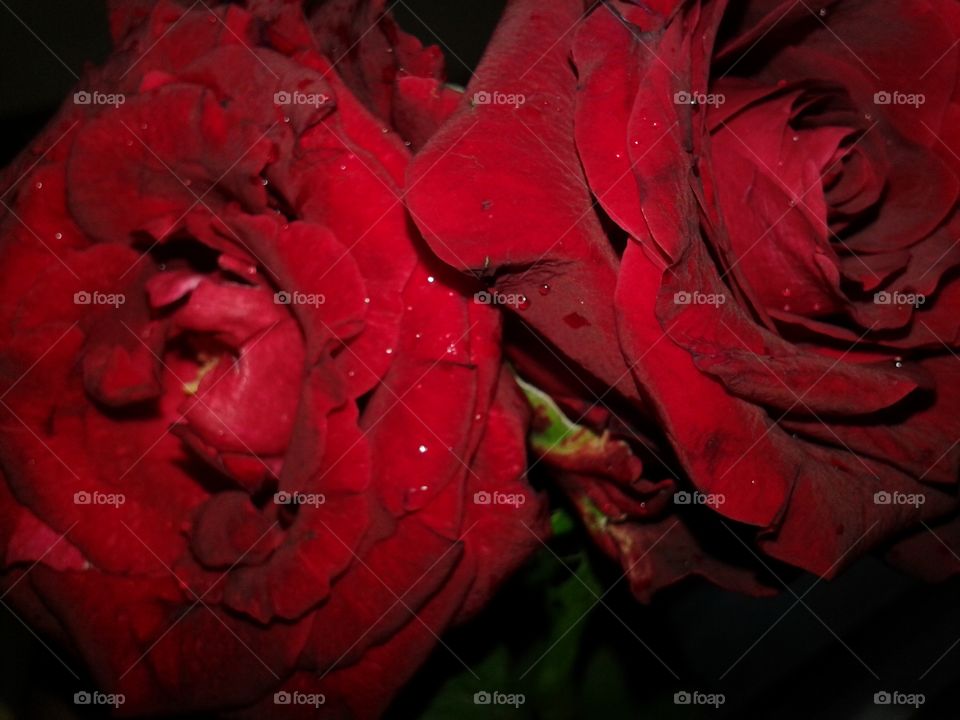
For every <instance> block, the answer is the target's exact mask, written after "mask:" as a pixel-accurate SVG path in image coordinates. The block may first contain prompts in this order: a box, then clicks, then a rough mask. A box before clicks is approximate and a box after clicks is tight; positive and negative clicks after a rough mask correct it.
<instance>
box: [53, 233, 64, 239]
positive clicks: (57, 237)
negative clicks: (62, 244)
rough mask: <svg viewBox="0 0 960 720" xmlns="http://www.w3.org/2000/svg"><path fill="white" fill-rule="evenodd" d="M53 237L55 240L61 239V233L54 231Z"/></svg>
mask: <svg viewBox="0 0 960 720" xmlns="http://www.w3.org/2000/svg"><path fill="white" fill-rule="evenodd" d="M54 237H55V238H56V239H57V240H63V233H55V234H54Z"/></svg>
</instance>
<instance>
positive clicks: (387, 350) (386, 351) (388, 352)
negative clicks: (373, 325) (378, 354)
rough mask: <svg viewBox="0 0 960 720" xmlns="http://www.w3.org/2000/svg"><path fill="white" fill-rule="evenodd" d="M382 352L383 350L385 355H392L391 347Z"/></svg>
mask: <svg viewBox="0 0 960 720" xmlns="http://www.w3.org/2000/svg"><path fill="white" fill-rule="evenodd" d="M384 352H385V353H386V354H387V355H393V348H387V349H386V350H384Z"/></svg>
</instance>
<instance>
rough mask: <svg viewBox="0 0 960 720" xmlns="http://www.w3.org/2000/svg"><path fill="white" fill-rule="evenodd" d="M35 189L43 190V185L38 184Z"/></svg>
mask: <svg viewBox="0 0 960 720" xmlns="http://www.w3.org/2000/svg"><path fill="white" fill-rule="evenodd" d="M34 187H35V188H36V189H37V190H43V183H42V182H38V183H37V184H36V185H34Z"/></svg>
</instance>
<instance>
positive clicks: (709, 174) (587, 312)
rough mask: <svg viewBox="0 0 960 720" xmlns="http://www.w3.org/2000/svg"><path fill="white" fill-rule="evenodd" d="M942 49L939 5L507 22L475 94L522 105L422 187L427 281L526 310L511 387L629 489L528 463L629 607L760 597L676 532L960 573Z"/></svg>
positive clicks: (953, 23) (663, 5) (951, 152)
mask: <svg viewBox="0 0 960 720" xmlns="http://www.w3.org/2000/svg"><path fill="white" fill-rule="evenodd" d="M958 32H960V13H958V12H957V9H956V6H955V5H954V4H953V3H948V2H930V3H907V2H894V1H890V2H886V1H884V2H878V1H876V0H874V1H873V2H869V3H867V2H848V3H842V4H840V3H827V4H826V5H824V8H823V10H822V11H820V12H812V11H811V10H810V9H809V8H808V7H807V6H806V5H804V4H803V3H800V4H791V3H774V2H749V3H746V4H743V5H738V6H737V7H736V8H730V9H727V8H726V4H725V3H722V2H698V3H678V2H671V1H670V0H663V2H656V3H647V4H645V5H637V4H631V3H620V2H612V3H605V4H602V5H599V6H596V7H593V6H590V9H589V10H588V8H587V5H586V4H584V3H582V2H562V3H560V4H558V5H555V6H552V10H551V12H550V13H549V14H548V13H546V12H545V11H544V10H543V9H542V6H541V4H540V3H535V2H525V1H524V2H517V3H515V4H513V5H512V6H511V8H510V9H509V10H508V13H507V15H506V17H505V18H504V20H503V22H502V24H501V27H500V29H499V30H498V33H497V36H496V37H495V39H494V42H493V43H492V46H491V48H490V49H489V50H488V53H487V56H486V58H485V60H484V62H483V63H482V65H481V67H480V68H479V70H478V72H477V76H476V78H475V79H474V81H473V83H472V85H471V87H470V88H469V89H468V91H467V92H468V95H473V93H475V92H478V91H499V92H501V93H504V94H514V95H519V96H523V97H524V98H525V102H524V103H523V104H521V105H519V106H517V107H510V106H504V105H498V104H478V103H472V104H470V105H467V104H464V105H462V106H461V107H460V108H459V109H458V111H457V112H456V113H455V114H454V115H453V116H452V117H451V118H450V120H449V121H447V122H446V124H445V125H444V126H443V127H442V128H441V129H440V131H439V132H438V133H437V134H436V135H434V136H433V138H432V139H431V140H430V142H429V143H428V145H427V146H426V148H425V149H424V150H423V151H422V152H421V153H420V154H419V156H418V158H417V161H416V162H415V163H414V165H413V167H412V168H411V171H410V173H409V175H410V181H411V183H412V190H411V194H410V198H411V207H412V208H413V211H414V213H415V215H416V216H418V217H422V218H423V219H424V222H423V224H422V225H421V229H422V230H423V231H424V233H425V236H426V238H427V240H428V242H430V244H431V246H432V247H433V249H434V250H435V252H437V254H438V255H439V256H440V257H441V258H443V259H444V260H445V261H446V262H448V263H449V264H451V265H454V266H456V267H459V268H461V269H463V268H464V267H466V268H469V269H472V270H474V271H479V270H483V271H484V272H485V273H486V274H487V275H488V276H489V277H491V278H493V279H494V280H495V283H496V286H497V288H498V289H500V290H501V291H502V292H514V293H520V294H523V295H525V296H526V297H527V298H528V300H529V302H527V303H525V304H524V305H523V306H522V307H518V308H514V309H516V310H522V312H519V313H517V314H516V318H518V320H517V323H518V325H519V326H520V327H521V329H523V330H525V331H526V333H525V337H524V342H525V343H526V347H519V346H518V347H516V348H515V349H514V350H513V351H512V352H513V355H514V359H515V362H516V363H517V365H518V367H519V368H520V370H521V374H523V375H525V376H526V377H528V378H530V379H532V380H533V381H534V382H535V384H537V385H538V386H539V387H541V388H543V389H546V390H548V391H549V392H551V394H555V395H556V396H557V399H558V401H559V402H560V403H561V405H562V406H563V408H564V409H565V410H567V411H568V415H571V416H572V418H573V419H574V420H576V419H578V418H580V420H579V422H580V423H581V424H588V425H590V426H591V427H593V428H594V429H595V430H608V431H609V432H610V436H611V437H612V438H614V439H616V438H621V439H623V440H626V441H627V442H628V443H629V445H630V447H631V448H632V449H633V450H634V452H635V453H636V454H637V455H638V456H639V457H640V458H641V459H643V460H644V461H645V467H644V471H643V475H644V477H643V478H641V473H640V469H639V467H638V466H634V467H633V468H627V470H628V471H627V472H623V469H624V466H623V465H622V464H621V465H618V466H614V467H615V468H617V471H616V472H615V471H614V470H611V469H607V470H604V469H603V468H602V467H600V468H597V467H594V468H593V469H592V470H587V471H586V472H585V471H584V469H583V468H582V467H579V468H572V469H571V467H570V466H569V463H568V464H567V465H566V466H564V464H563V463H562V462H561V461H559V460H558V459H557V458H556V457H550V453H549V452H547V450H548V449H549V448H541V451H542V452H544V454H545V455H544V456H545V458H546V460H547V461H548V462H551V463H552V464H554V465H557V466H560V467H562V468H563V469H564V476H563V477H564V478H566V480H565V481H564V482H565V483H567V484H568V485H569V484H570V482H571V480H570V478H571V477H573V480H574V481H576V482H575V483H574V485H575V486H574V487H573V488H572V489H571V490H570V492H571V493H572V494H573V495H574V498H575V500H576V501H577V502H578V505H580V506H581V507H582V509H583V510H584V513H585V515H588V516H590V517H593V520H594V522H593V523H592V527H593V528H594V530H595V534H598V535H599V536H601V541H602V542H604V544H605V546H606V547H607V548H608V550H610V552H612V553H614V554H620V555H623V558H624V563H625V565H627V566H628V567H629V569H630V572H631V580H633V581H634V588H635V590H637V591H638V592H639V593H640V594H644V593H645V592H647V591H649V590H651V589H655V588H656V587H657V586H659V585H662V584H665V583H666V582H670V581H672V580H674V579H676V578H678V577H681V576H683V575H684V574H686V573H689V572H700V573H702V574H705V575H707V576H710V577H713V578H714V579H715V580H717V581H718V582H721V583H723V584H725V585H732V586H737V585H743V586H744V587H748V585H749V580H748V579H747V578H743V577H739V576H738V577H736V578H731V576H730V575H729V574H727V573H726V572H725V571H724V572H721V570H720V568H719V567H718V566H717V565H716V560H714V559H711V558H710V557H709V555H708V554H709V553H711V552H712V551H713V550H715V549H716V548H717V547H719V545H720V544H722V543H717V544H714V540H712V539H711V540H707V539H706V538H705V536H703V535H702V534H701V533H698V539H697V540H696V541H694V540H693V539H692V538H688V537H685V533H684V532H683V527H684V526H683V525H681V527H680V529H679V530H672V529H671V528H672V526H670V525H667V527H663V526H664V521H665V519H668V518H670V517H671V515H670V514H671V513H672V512H673V511H679V515H678V516H677V518H676V520H677V522H681V523H684V522H686V520H687V519H688V518H690V517H695V515H694V513H693V511H692V510H690V511H688V509H687V508H684V507H681V505H683V504H689V505H694V504H702V505H705V506H706V507H705V508H703V510H704V512H703V513H700V514H699V515H700V517H699V518H698V522H699V521H700V519H704V520H705V519H706V516H713V517H715V518H719V519H721V520H722V519H724V518H726V519H728V520H734V521H737V523H740V524H742V525H740V526H739V527H740V529H739V530H735V529H734V527H733V526H731V525H729V524H726V523H725V524H726V528H727V530H730V531H731V532H735V533H737V534H738V537H739V535H741V534H744V533H745V535H744V537H746V538H748V541H747V542H746V543H745V542H743V541H740V542H737V541H734V542H733V543H732V544H733V545H734V546H735V547H740V550H741V551H743V550H747V551H748V552H749V553H754V552H755V551H756V550H761V551H763V552H764V553H766V554H768V555H770V556H772V557H774V558H777V559H779V560H783V561H786V562H788V563H791V564H793V565H796V566H798V567H802V568H805V569H807V570H810V571H812V572H815V573H818V574H820V575H824V576H830V575H833V574H834V573H836V572H837V571H838V569H839V568H841V567H843V566H844V565H845V564H847V563H849V562H850V561H851V560H852V559H853V558H855V557H856V556H857V555H859V554H861V553H862V552H864V551H865V550H867V549H869V548H871V547H875V546H878V545H879V544H881V543H883V542H885V541H888V540H890V539H891V538H899V537H902V536H903V533H909V532H913V533H915V534H914V535H913V536H912V537H911V538H910V539H909V540H908V541H907V542H906V544H900V545H899V546H898V547H897V548H895V550H894V556H896V557H899V558H901V559H911V558H912V559H913V560H914V561H919V562H920V563H922V565H921V566H920V569H921V570H922V571H923V572H924V573H925V574H926V575H928V576H930V577H938V576H943V575H946V574H949V573H952V572H956V571H957V570H960V563H958V562H957V561H956V560H955V559H954V558H952V557H951V556H950V554H949V552H950V551H949V550H948V549H947V548H946V547H944V546H943V545H941V544H940V540H941V539H944V540H945V541H946V542H948V543H949V540H950V539H953V540H957V539H960V527H958V525H957V524H956V521H954V520H953V518H955V514H954V511H955V509H956V505H957V503H956V494H957V487H956V484H957V479H958V463H960V446H958V443H957V439H958V437H960V415H958V413H957V409H958V407H960V382H958V380H960V364H958V362H957V357H956V356H955V354H954V348H956V347H957V346H958V344H960V334H958V317H960V313H958V311H960V274H958V273H957V267H958V264H960V263H958V260H960V243H958V242H957V240H956V237H957V232H958V230H960V221H958V216H957V214H956V202H957V194H958V188H960V184H958V172H960V160H958V155H960V138H958V137H957V134H956V130H955V125H956V122H955V119H956V117H957V114H958V112H960V99H958V97H957V93H956V90H955V88H956V87H957V86H958V83H957V81H958V75H960V66H958V62H960V52H958V49H957V47H955V43H954V38H955V37H956V35H957V33H958ZM454 147H455V148H456V149H455V152H454V151H453V150H452V149H453V148H454ZM464 158H470V159H471V163H472V164H471V165H470V171H469V173H463V171H462V168H463V164H464ZM428 170H429V172H428ZM453 177H457V178H462V181H461V182H459V183H458V185H457V187H456V188H453V183H452V179H453ZM538 290H539V291H540V292H538ZM530 331H532V336H533V337H534V338H538V339H540V341H541V343H540V345H539V347H538V346H537V345H536V340H534V341H533V345H532V346H533V347H534V348H535V350H534V351H531V350H530V347H531V341H530V340H529V338H530V337H531V333H530ZM544 358H545V359H546V362H544ZM678 479H679V480H680V481H682V483H681V485H679V486H677V487H679V492H682V493H685V495H683V496H676V495H674V497H673V501H674V502H673V503H670V502H669V499H670V498H669V494H672V493H674V491H675V486H676V481H677V480H678ZM658 481H663V482H665V483H666V485H665V486H664V487H662V488H658ZM688 483H689V484H688ZM611 488H612V490H611ZM665 494H666V495H665ZM584 497H586V498H587V499H589V500H590V502H589V503H587V504H585V503H584V502H583V498H584ZM665 497H666V499H667V502H664V499H665ZM711 498H712V500H713V501H712V502H711ZM585 505H586V506H585ZM584 506H585V507H584ZM591 513H592V515H591ZM588 519H589V518H588ZM921 522H924V523H926V524H928V525H930V527H932V528H933V531H934V532H935V533H938V534H939V533H941V532H949V533H950V535H949V536H947V535H940V536H939V537H938V536H935V535H934V534H933V533H931V532H929V531H928V529H927V528H925V527H919V529H917V528H918V526H919V525H920V523H921ZM941 522H943V523H951V524H949V525H945V526H941V527H940V528H938V527H936V526H934V525H933V523H941ZM704 526H705V525H704ZM661 527H663V530H664V532H659V531H657V532H652V531H651V529H652V528H661ZM741 530H742V531H743V533H741ZM731 532H727V531H725V530H723V529H722V528H721V529H719V530H718V534H719V536H720V540H721V541H726V543H727V544H729V543H730V541H731V540H733V537H732V535H731ZM678 533H679V534H678ZM624 538H626V539H624ZM755 549H756V550H755ZM908 550H909V551H916V552H915V553H913V552H911V553H910V554H906V552H907V551H908ZM648 553H649V556H648ZM642 558H647V560H646V562H645V563H644V564H642V565H638V563H639V559H642ZM651 561H652V562H651ZM658 565H660V566H666V567H658Z"/></svg>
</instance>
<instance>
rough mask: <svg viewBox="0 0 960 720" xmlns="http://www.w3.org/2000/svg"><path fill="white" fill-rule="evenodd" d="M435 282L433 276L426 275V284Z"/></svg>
mask: <svg viewBox="0 0 960 720" xmlns="http://www.w3.org/2000/svg"><path fill="white" fill-rule="evenodd" d="M435 281H436V278H435V277H434V276H433V275H427V282H428V283H432V282H435Z"/></svg>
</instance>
